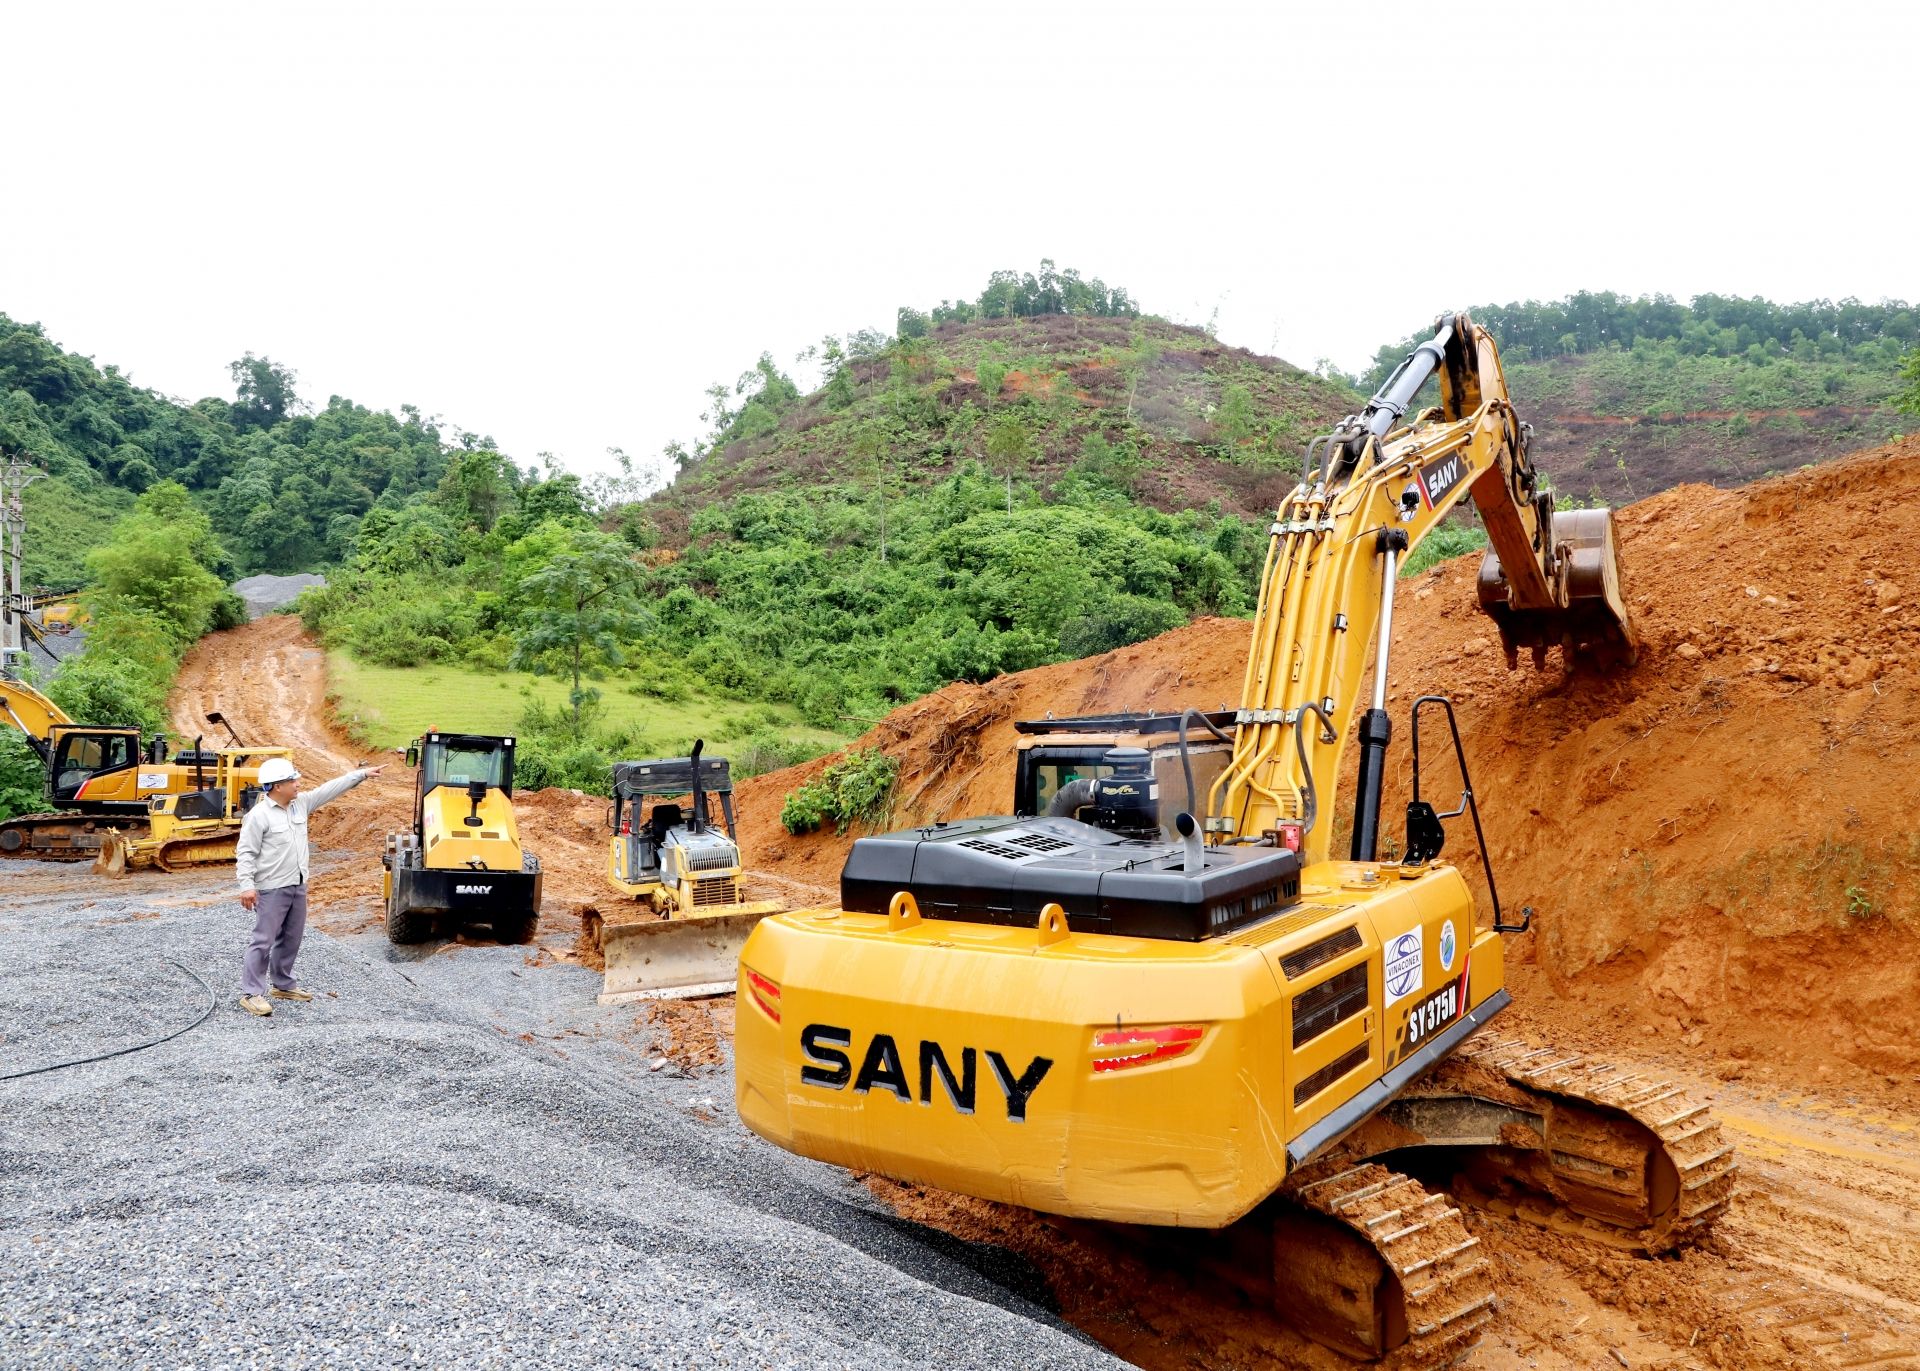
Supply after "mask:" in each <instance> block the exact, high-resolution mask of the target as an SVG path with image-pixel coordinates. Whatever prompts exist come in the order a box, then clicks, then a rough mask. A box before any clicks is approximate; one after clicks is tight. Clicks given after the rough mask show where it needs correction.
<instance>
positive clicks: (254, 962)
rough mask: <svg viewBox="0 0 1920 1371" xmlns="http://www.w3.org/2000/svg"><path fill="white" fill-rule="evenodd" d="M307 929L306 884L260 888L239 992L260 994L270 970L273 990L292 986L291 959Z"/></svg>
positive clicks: (289, 988)
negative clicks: (251, 939) (272, 888)
mask: <svg viewBox="0 0 1920 1371" xmlns="http://www.w3.org/2000/svg"><path fill="white" fill-rule="evenodd" d="M306 932H307V884H306V882H305V881H302V882H301V883H300V884H299V885H283V886H280V887H279V888H277V889H274V890H263V891H261V892H260V898H259V899H258V900H256V901H254V905H253V941H252V942H251V943H249V944H247V964H246V969H245V971H244V972H243V973H242V975H241V977H240V993H241V994H243V995H264V994H266V993H267V978H268V976H269V974H271V976H272V978H273V986H274V988H275V989H276V990H291V989H293V986H294V980H293V959H294V958H295V957H298V956H299V955H300V940H301V939H302V938H303V937H305V936H306Z"/></svg>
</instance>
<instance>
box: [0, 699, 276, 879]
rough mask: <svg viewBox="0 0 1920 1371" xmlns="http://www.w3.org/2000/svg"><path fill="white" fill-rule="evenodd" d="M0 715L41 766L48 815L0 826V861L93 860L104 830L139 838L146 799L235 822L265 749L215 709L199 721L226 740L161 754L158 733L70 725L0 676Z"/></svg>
mask: <svg viewBox="0 0 1920 1371" xmlns="http://www.w3.org/2000/svg"><path fill="white" fill-rule="evenodd" d="M0 712H4V713H5V715H6V719H7V722H8V723H10V724H12V725H13V726H14V727H15V728H17V729H19V730H20V732H21V733H22V734H23V735H25V737H26V740H27V744H28V746H30V747H31V748H32V749H33V750H34V752H35V753H36V754H37V755H38V756H39V758H40V764H41V765H42V766H43V767H45V768H46V773H47V792H46V793H47V805H48V809H49V810H50V811H51V812H48V813H44V814H22V815H20V816H19V817H17V818H13V819H8V820H6V821H5V822H4V823H0V857H40V858H47V859H51V860H54V861H79V860H81V859H83V858H97V857H98V856H99V855H100V851H101V847H102V845H103V843H104V842H105V841H106V838H107V833H108V830H110V829H111V830H115V831H117V832H118V833H119V834H120V836H121V837H123V838H125V839H127V840H129V841H134V842H137V841H140V840H142V839H144V838H146V837H148V835H149V832H150V830H151V828H152V814H153V811H154V809H155V802H156V801H173V802H174V803H173V804H163V805H162V806H161V807H162V808H164V809H166V810H167V812H169V813H173V812H174V809H175V806H176V805H178V806H184V808H183V809H181V810H180V812H179V818H180V819H182V820H186V819H192V820H194V821H196V822H198V821H204V820H208V819H221V820H230V821H231V822H232V823H234V824H238V823H239V821H240V818H241V816H242V815H244V814H245V812H246V810H247V808H248V807H250V806H251V804H252V800H253V797H255V796H257V795H258V793H259V792H258V790H257V788H256V786H255V780H256V777H257V776H258V774H259V769H260V768H259V763H260V760H261V759H263V758H264V757H265V756H267V755H268V753H267V751H265V750H262V749H259V748H253V749H249V748H247V747H245V746H244V745H242V744H241V742H240V740H239V738H238V737H235V736H234V735H233V729H232V727H231V726H230V725H228V724H227V722H226V720H225V719H224V718H223V717H221V715H220V714H218V713H217V712H216V713H211V714H209V715H207V722H208V723H211V724H217V725H220V726H221V727H223V728H226V730H227V734H228V738H229V741H230V742H231V744H232V746H230V747H227V748H221V749H209V748H205V747H203V746H202V745H201V739H198V738H196V739H194V744H193V746H192V747H191V748H186V749H182V750H180V751H177V752H175V753H174V754H173V757H172V759H171V760H168V758H167V740H166V739H165V738H150V739H143V738H142V737H141V736H140V730H139V729H137V728H134V727H132V726H131V725H127V724H76V723H75V722H74V721H73V720H72V719H70V718H68V717H67V713H66V711H65V710H63V709H61V708H60V706H59V705H56V704H55V703H54V702H53V701H52V700H49V699H48V698H47V697H46V696H44V695H42V694H41V693H40V692H39V691H37V690H35V689H34V688H33V687H32V686H29V685H25V684H23V683H21V682H19V681H9V680H3V679H0ZM229 855H230V854H229ZM216 860H218V859H216Z"/></svg>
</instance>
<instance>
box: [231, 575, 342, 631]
mask: <svg viewBox="0 0 1920 1371" xmlns="http://www.w3.org/2000/svg"><path fill="white" fill-rule="evenodd" d="M326 583H327V578H326V577H324V576H315V575H313V574H312V573H311V572H305V571H303V572H301V573H300V574H299V575H297V576H266V575H260V576H249V577H247V578H246V579H245V580H243V581H235V582H234V583H233V593H234V594H235V595H238V596H239V597H240V598H241V599H243V600H245V601H246V602H247V617H248V618H250V619H258V618H259V617H260V616H261V615H262V614H271V613H273V611H274V610H276V609H279V608H281V607H282V606H283V605H290V604H292V603H293V602H294V601H295V600H296V599H298V598H299V597H300V592H301V591H303V590H305V589H307V587H309V586H323V585H325V584H326Z"/></svg>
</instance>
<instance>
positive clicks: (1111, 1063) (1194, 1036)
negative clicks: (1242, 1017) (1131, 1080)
mask: <svg viewBox="0 0 1920 1371" xmlns="http://www.w3.org/2000/svg"><path fill="white" fill-rule="evenodd" d="M1206 1031H1207V1030H1206V1029H1204V1028H1202V1027H1201V1026H1200V1025H1198V1024H1171V1025H1169V1026H1167V1027H1165V1028H1106V1029H1102V1030H1101V1031H1100V1032H1098V1033H1096V1034H1094V1035H1093V1050H1094V1052H1095V1053H1104V1054H1106V1055H1097V1056H1095V1057H1094V1059H1093V1069H1094V1070H1095V1071H1124V1070H1126V1069H1127V1068H1128V1067H1130V1066H1148V1065H1150V1064H1152V1063H1154V1062H1164V1061H1171V1060H1172V1059H1173V1058H1175V1057H1183V1056H1185V1055H1186V1054H1187V1053H1189V1052H1191V1051H1193V1049H1194V1047H1195V1046H1196V1045H1197V1044H1198V1043H1199V1041H1200V1039H1201V1038H1202V1037H1204V1036H1205V1035H1206Z"/></svg>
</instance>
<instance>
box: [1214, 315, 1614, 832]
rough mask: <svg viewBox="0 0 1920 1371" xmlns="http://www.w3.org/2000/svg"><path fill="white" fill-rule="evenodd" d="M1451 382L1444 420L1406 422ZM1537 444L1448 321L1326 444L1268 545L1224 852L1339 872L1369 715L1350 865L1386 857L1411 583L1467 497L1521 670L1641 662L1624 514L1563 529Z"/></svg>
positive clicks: (1471, 336)
mask: <svg viewBox="0 0 1920 1371" xmlns="http://www.w3.org/2000/svg"><path fill="white" fill-rule="evenodd" d="M1436 372H1437V373H1438V374H1439V378H1440V404H1439V405H1438V406H1437V407H1435V408H1434V409H1430V410H1427V411H1425V412H1423V413H1422V414H1420V415H1419V416H1418V417H1417V418H1416V419H1415V420H1414V421H1413V422H1412V423H1411V424H1403V423H1402V422H1401V421H1402V419H1403V418H1404V416H1405V415H1406V412H1407V408H1408V406H1409V405H1410V404H1411V403H1412V402H1413V399H1414V397H1415V396H1416V395H1418V394H1419V392H1420V389H1421V387H1422V386H1423V385H1425V383H1426V382H1427V380H1428V379H1429V378H1430V377H1432V376H1433V375H1434V374H1435V373H1436ZM1529 436H1530V430H1529V428H1528V426H1527V425H1525V424H1523V423H1521V422H1520V420H1519V418H1518V416H1517V415H1516V414H1515V412H1514V408H1513V403H1512V401H1511V399H1510V398H1509V396H1508V394H1507V386H1506V377H1505V374H1504V372H1503V371H1502V370H1501V366H1500V355H1499V350H1498V349H1497V348H1496V347H1495V346H1494V342H1493V339H1492V338H1491V337H1490V336H1489V335H1488V334H1487V332H1486V331H1485V330H1484V329H1481V328H1480V327H1478V326H1477V325H1476V324H1474V322H1473V321H1472V320H1471V319H1470V318H1468V317H1467V316H1466V315H1464V314H1458V315H1453V316H1451V317H1443V318H1442V319H1440V320H1439V321H1438V322H1437V323H1436V325H1435V331H1434V335H1433V337H1432V338H1430V339H1429V340H1428V341H1426V342H1424V343H1422V344H1421V345H1420V346H1419V347H1418V348H1416V349H1415V350H1414V351H1413V353H1411V354H1410V355H1409V356H1408V357H1407V359H1406V360H1405V361H1404V362H1402V363H1401V365H1400V367H1399V368H1398V369H1397V370H1396V371H1395V372H1394V374H1393V375H1392V376H1391V377H1389V378H1388V380H1387V382H1386V384H1385V385H1383V386H1382V387H1381V388H1380V390H1379V392H1378V393H1377V394H1376V395H1375V396H1374V397H1373V399H1372V400H1371V401H1370V402H1369V403H1368V405H1367V407H1366V409H1365V410H1364V411H1362V412H1361V413H1360V414H1359V415H1357V416H1354V417H1352V418H1349V419H1347V420H1346V421H1345V422H1343V423H1342V424H1341V425H1340V427H1339V428H1337V429H1336V430H1335V431H1334V432H1333V433H1331V434H1329V435H1327V436H1326V437H1325V438H1322V439H1316V440H1315V442H1314V443H1313V444H1312V445H1310V446H1309V448H1308V452H1307V457H1308V471H1307V474H1306V476H1305V478H1304V479H1303V480H1302V481H1301V483H1300V484H1299V485H1298V486H1297V487H1296V488H1295V489H1294V491H1293V493H1292V494H1291V495H1290V496H1289V497H1288V498H1287V500H1286V502H1285V503H1284V504H1283V505H1282V506H1281V509H1280V512H1279V515H1278V517H1277V518H1276V519H1275V520H1274V523H1273V527H1272V529H1271V530H1270V536H1269V538H1268V544H1267V556H1266V562H1265V566H1264V568H1263V570H1262V573H1261V579H1260V600H1259V608H1258V611H1257V613H1256V616H1255V619H1254V628H1253V642H1252V647H1251V650H1250V652H1249V654H1248V659H1247V671H1246V677H1245V680H1244V683H1243V688H1242V692H1241V707H1240V709H1239V711H1238V713H1237V715H1236V722H1237V723H1238V725H1239V727H1238V728H1237V730H1236V735H1235V745H1234V753H1233V759H1232V761H1231V762H1230V763H1229V764H1228V766H1227V768H1226V770H1225V771H1223V772H1222V773H1221V775H1220V777H1219V779H1218V780H1216V781H1215V783H1214V785H1213V787H1212V789H1211V791H1210V792H1209V795H1208V804H1207V813H1208V816H1209V817H1208V818H1207V820H1206V828H1207V831H1208V834H1209V836H1210V838H1211V839H1212V840H1213V841H1215V842H1233V843H1246V842H1263V841H1265V842H1272V843H1277V844H1284V845H1286V846H1291V847H1298V848H1299V849H1300V852H1301V859H1302V861H1303V862H1305V863H1309V864H1310V863H1314V862H1320V861H1325V860H1327V859H1328V857H1329V856H1330V855H1331V847H1332V828H1333V825H1332V823H1331V822H1330V821H1329V819H1328V811H1329V810H1330V808H1331V803H1332V799H1333V792H1334V787H1335V785H1336V783H1337V781H1338V777H1339V773H1340V762H1341V755H1342V752H1343V750H1344V747H1345V740H1346V738H1347V735H1348V733H1349V732H1351V731H1352V724H1353V722H1354V719H1355V716H1356V715H1359V716H1360V720H1361V727H1360V730H1359V733H1360V742H1361V748H1362V756H1361V765H1360V784H1359V787H1358V793H1357V795H1356V798H1355V819H1354V829H1353V849H1352V852H1351V854H1350V855H1351V857H1352V859H1353V860H1356V861H1370V860H1372V859H1373V857H1374V855H1375V842H1376V838H1377V829H1378V818H1379V802H1380V782H1381V775H1382V770H1383V763H1384V757H1385V751H1386V745H1387V741H1388V738H1389V736H1390V733H1391V726H1390V723H1389V721H1388V717H1387V714H1386V708H1385V705H1386V691H1387V684H1388V669H1389V649H1390V645H1391V638H1392V627H1393V602H1394V585H1395V580H1396V577H1397V575H1398V569H1399V565H1400V560H1401V559H1402V558H1403V557H1404V556H1406V555H1407V554H1408V553H1409V552H1411V551H1412V550H1413V549H1414V548H1415V547H1417V546H1418V545H1419V543H1420V540H1421V539H1423V538H1424V537H1426V535H1427V534H1428V533H1430V532H1432V530H1433V529H1434V528H1436V527H1438V526H1439V524H1440V523H1441V521H1442V520H1444V519H1445V518H1446V516H1447V515H1448V514H1449V513H1450V512H1451V511H1452V510H1453V508H1454V507H1455V506H1456V505H1458V504H1459V503H1460V501H1462V500H1463V499H1468V498H1471V499H1472V500H1473V502H1474V505H1475V507H1476V508H1477V509H1478V510H1479V513H1480V517H1481V521H1482V522H1483V524H1484V525H1485V526H1486V529H1487V536H1488V540H1489V542H1490V543H1491V545H1492V547H1491V550H1490V551H1489V553H1488V554H1487V558H1486V561H1485V563H1484V564H1483V566H1482V569H1481V576H1480V582H1479V599H1480V604H1481V607H1482V609H1483V610H1485V611H1486V612H1487V613H1488V614H1489V615H1490V616H1491V617H1492V618H1493V619H1494V621H1495V624H1496V626H1497V627H1498V629H1499V632H1500V635H1501V640H1502V643H1503V645H1504V646H1505V648H1506V651H1507V657H1508V662H1509V664H1510V665H1511V664H1513V663H1514V662H1515V661H1516V660H1517V653H1518V649H1519V648H1520V647H1521V646H1528V647H1531V648H1532V649H1533V651H1534V653H1535V657H1536V660H1538V659H1539V658H1540V657H1541V656H1542V655H1543V654H1544V652H1545V649H1546V647H1547V646H1548V645H1549V644H1551V643H1553V642H1558V643H1560V644H1561V645H1562V647H1563V648H1564V650H1565V651H1566V652H1567V653H1568V654H1569V655H1572V654H1573V653H1575V652H1584V653H1586V654H1589V655H1594V656H1604V657H1609V658H1611V659H1614V660H1624V661H1627V662H1631V660H1632V659H1633V655H1634V637H1633V630H1632V627H1631V625H1630V624H1629V622H1628V620H1627V614H1626V608H1625V605H1624V604H1623V603H1622V601H1621V599H1620V594H1619V577H1618V572H1617V569H1616V566H1615V560H1614V552H1613V538H1612V515H1611V512H1610V511H1607V510H1604V509H1602V510H1582V511H1577V512H1575V513H1574V514H1573V515H1571V516H1569V515H1566V514H1560V515H1556V514H1555V513H1554V510H1553V497H1552V495H1551V494H1550V493H1549V492H1548V491H1547V490H1546V489H1545V488H1544V487H1543V486H1542V484H1541V483H1540V481H1539V478H1538V475H1537V473H1536V472H1535V470H1534V467H1533V463H1532V460H1531V459H1530V457H1529V456H1528V452H1527V446H1528V440H1529ZM1316 454H1318V457H1319V461H1318V465H1317V467H1316V466H1315V456H1316ZM1370 647H1371V648H1372V649H1373V650H1372V651H1371V652H1370V651H1369V649H1370ZM1369 670H1371V671H1372V676H1373V679H1372V692H1371V699H1370V701H1369V702H1368V707H1367V708H1366V709H1365V711H1364V713H1363V712H1362V710H1361V705H1362V701H1361V697H1360V692H1361V689H1362V687H1363V685H1364V683H1365V680H1366V677H1367V673H1368V671H1369Z"/></svg>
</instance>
